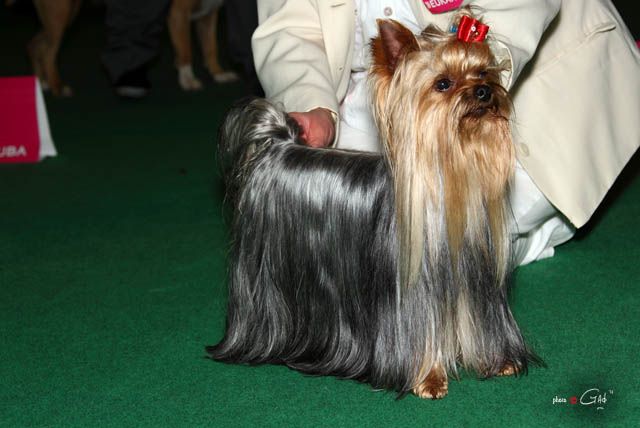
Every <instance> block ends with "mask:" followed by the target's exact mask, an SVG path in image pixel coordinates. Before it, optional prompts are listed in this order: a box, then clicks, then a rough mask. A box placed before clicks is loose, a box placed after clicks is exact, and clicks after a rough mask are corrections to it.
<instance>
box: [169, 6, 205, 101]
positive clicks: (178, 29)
mask: <svg viewBox="0 0 640 428" xmlns="http://www.w3.org/2000/svg"><path fill="white" fill-rule="evenodd" d="M197 2H198V0H173V1H172V2H171V9H170V10H169V18H168V19H167V26H168V27H169V35H170V36H171V42H172V43H173V48H174V50H175V53H176V68H177V69H178V84H179V85H180V87H181V88H182V89H184V90H185V91H197V90H199V89H202V82H200V80H198V78H196V76H195V75H194V73H193V66H192V56H191V48H192V47H191V13H192V12H193V10H194V8H195V6H196V4H197Z"/></svg>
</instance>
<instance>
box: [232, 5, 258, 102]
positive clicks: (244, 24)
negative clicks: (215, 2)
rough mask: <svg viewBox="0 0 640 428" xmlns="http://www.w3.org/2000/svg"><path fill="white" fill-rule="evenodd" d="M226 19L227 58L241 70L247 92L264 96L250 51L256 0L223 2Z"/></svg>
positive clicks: (256, 22)
mask: <svg viewBox="0 0 640 428" xmlns="http://www.w3.org/2000/svg"><path fill="white" fill-rule="evenodd" d="M224 7H225V10H226V13H225V18H226V19H227V42H228V47H229V58H230V59H231V61H233V62H234V63H235V64H238V65H239V66H240V68H241V70H242V74H243V76H242V77H243V78H244V80H245V82H246V85H247V92H249V93H250V94H253V95H257V96H264V92H263V90H262V87H261V86H260V82H259V81H258V76H257V75H256V69H255V66H254V64H253V52H252V51H251V36H252V35H253V32H254V31H255V29H256V28H257V27H258V6H257V4H256V0H229V1H226V2H225V4H224Z"/></svg>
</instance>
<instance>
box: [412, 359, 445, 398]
mask: <svg viewBox="0 0 640 428" xmlns="http://www.w3.org/2000/svg"><path fill="white" fill-rule="evenodd" d="M448 391H449V380H448V379H447V372H446V370H445V369H444V367H442V364H440V363H436V364H434V365H433V367H432V368H431V370H430V371H429V374H428V375H427V377H426V378H425V379H424V380H423V381H422V382H421V383H420V384H418V386H416V387H414V388H413V393H414V394H416V395H417V396H418V397H420V398H430V399H432V400H437V399H438V398H443V397H444V396H445V395H447V392H448Z"/></svg>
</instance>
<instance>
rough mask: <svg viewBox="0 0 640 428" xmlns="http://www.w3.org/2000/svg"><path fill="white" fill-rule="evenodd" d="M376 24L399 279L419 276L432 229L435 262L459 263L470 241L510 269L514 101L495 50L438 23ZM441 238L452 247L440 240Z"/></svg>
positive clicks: (376, 85)
mask: <svg viewBox="0 0 640 428" xmlns="http://www.w3.org/2000/svg"><path fill="white" fill-rule="evenodd" d="M378 26H379V30H380V32H379V37H377V38H375V39H374V40H372V66H371V70H370V79H371V85H372V93H373V104H374V109H373V110H374V117H375V120H376V123H377V125H378V129H379V132H380V137H381V140H382V144H383V147H384V149H385V152H386V154H387V157H388V159H389V163H390V167H391V170H392V172H393V177H394V180H395V197H396V209H397V216H398V220H397V221H398V230H399V234H400V236H399V238H400V247H401V248H400V260H399V262H400V266H401V269H400V277H401V282H402V284H405V285H409V284H412V283H414V282H415V281H416V280H417V277H418V275H419V274H420V269H421V263H422V258H423V255H424V251H425V235H426V236H427V237H429V238H431V239H428V240H427V245H426V251H427V256H428V257H429V260H430V262H431V263H432V265H434V266H435V265H436V263H438V262H439V261H441V258H443V257H449V258H450V260H449V262H451V263H453V264H454V267H455V264H456V263H457V257H456V254H458V253H459V251H461V250H462V249H463V246H464V245H465V243H468V242H473V243H474V245H478V244H480V245H483V246H484V247H485V250H486V252H487V253H489V252H495V253H496V255H497V257H499V259H500V260H501V261H502V262H503V263H499V265H500V266H503V265H504V266H505V269H506V265H507V262H508V245H507V244H506V242H507V241H508V239H507V236H506V232H505V213H504V210H505V205H504V204H505V197H506V191H507V188H508V183H509V180H510V177H511V175H512V171H513V166H514V153H513V147H512V144H511V133H510V127H509V116H510V113H511V102H510V100H509V98H508V95H507V92H506V90H505V89H504V88H503V87H502V86H501V85H500V81H499V76H500V72H501V69H500V68H499V67H498V66H497V64H496V61H495V58H494V57H493V55H492V53H491V51H490V49H489V46H488V45H487V44H486V43H484V42H463V41H460V40H458V39H457V38H456V35H455V34H451V33H445V32H442V31H440V30H438V29H437V28H435V27H428V28H427V29H426V30H425V31H423V32H422V33H421V34H420V35H418V36H415V35H414V34H412V33H411V31H410V30H408V29H407V28H405V27H404V26H402V25H401V24H400V23H398V22H395V21H382V20H380V21H378ZM487 228H490V230H491V237H490V239H487V236H486V235H487V233H486V230H487ZM442 240H445V241H446V242H448V248H446V250H445V249H443V248H440V247H441V245H437V243H438V242H442ZM446 253H448V256H447V255H446ZM502 274H504V272H500V276H502Z"/></svg>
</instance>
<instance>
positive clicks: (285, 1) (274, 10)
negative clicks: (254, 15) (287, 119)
mask: <svg viewBox="0 0 640 428" xmlns="http://www.w3.org/2000/svg"><path fill="white" fill-rule="evenodd" d="M258 19H259V22H260V25H259V26H258V28H257V29H256V31H255V33H254V34H253V38H252V48H253V52H254V60H255V65H256V70H257V74H258V76H259V78H260V83H261V84H262V87H263V88H264V90H265V95H266V96H267V98H269V99H271V100H273V101H276V102H280V103H282V104H283V105H284V108H285V110H287V111H302V112H304V111H309V110H312V109H313V108H316V107H324V108H328V109H330V110H332V111H333V112H337V111H338V104H339V103H338V99H337V96H336V92H337V88H336V87H335V86H336V83H334V82H333V79H332V78H331V71H330V68H329V63H328V59H327V54H326V51H325V46H324V39H323V32H322V28H321V21H320V17H319V15H318V9H317V5H316V1H315V0H258Z"/></svg>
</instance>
